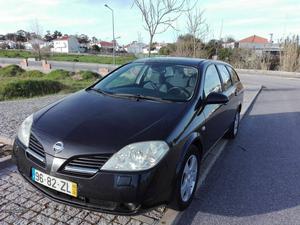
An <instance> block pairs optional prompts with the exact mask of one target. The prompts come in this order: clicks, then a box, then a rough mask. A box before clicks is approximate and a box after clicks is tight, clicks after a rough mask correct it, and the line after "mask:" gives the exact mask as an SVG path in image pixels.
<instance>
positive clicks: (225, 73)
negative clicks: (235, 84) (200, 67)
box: [217, 65, 232, 91]
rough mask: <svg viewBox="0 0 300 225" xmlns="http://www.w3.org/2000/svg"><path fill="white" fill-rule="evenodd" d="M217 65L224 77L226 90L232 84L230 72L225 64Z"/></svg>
mask: <svg viewBox="0 0 300 225" xmlns="http://www.w3.org/2000/svg"><path fill="white" fill-rule="evenodd" d="M217 67H218V69H219V71H220V75H221V77H222V80H223V84H224V89H225V91H226V90H227V89H228V88H230V87H231V85H232V81H231V77H230V74H229V72H228V70H227V69H226V67H225V66H224V65H217Z"/></svg>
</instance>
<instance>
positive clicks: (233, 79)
mask: <svg viewBox="0 0 300 225" xmlns="http://www.w3.org/2000/svg"><path fill="white" fill-rule="evenodd" d="M226 68H227V69H228V71H229V73H230V76H231V79H232V82H233V83H237V82H239V81H240V78H239V76H238V75H237V73H236V72H235V70H234V69H233V68H232V67H230V66H226Z"/></svg>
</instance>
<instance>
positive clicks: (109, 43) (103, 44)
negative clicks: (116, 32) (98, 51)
mask: <svg viewBox="0 0 300 225" xmlns="http://www.w3.org/2000/svg"><path fill="white" fill-rule="evenodd" d="M99 43H100V45H101V46H102V47H113V43H112V42H108V41H100V42H99Z"/></svg>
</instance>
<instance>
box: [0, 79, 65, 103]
mask: <svg viewBox="0 0 300 225" xmlns="http://www.w3.org/2000/svg"><path fill="white" fill-rule="evenodd" d="M63 88H64V85H63V84H62V83H60V82H58V81H54V80H13V81H10V82H7V83H4V84H3V85H2V86H0V100H5V99H11V98H20V97H33V96H41V95H47V94H54V93H57V92H59V91H61V90H62V89H63Z"/></svg>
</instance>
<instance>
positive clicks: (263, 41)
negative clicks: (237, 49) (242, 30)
mask: <svg viewBox="0 0 300 225" xmlns="http://www.w3.org/2000/svg"><path fill="white" fill-rule="evenodd" d="M268 42H269V41H268V39H266V38H263V37H259V36H257V35H253V36H251V37H247V38H245V39H242V40H240V41H239V43H259V44H266V43H268Z"/></svg>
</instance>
